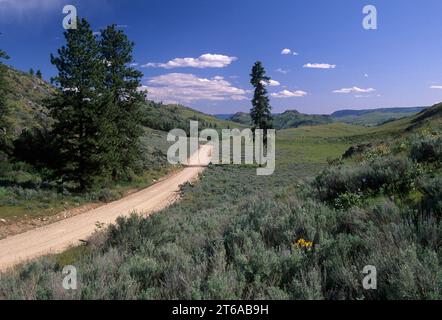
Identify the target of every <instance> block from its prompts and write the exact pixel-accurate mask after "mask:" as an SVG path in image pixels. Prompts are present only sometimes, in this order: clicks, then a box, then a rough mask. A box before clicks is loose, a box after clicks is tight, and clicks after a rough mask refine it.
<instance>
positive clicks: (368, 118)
mask: <svg viewBox="0 0 442 320" xmlns="http://www.w3.org/2000/svg"><path fill="white" fill-rule="evenodd" d="M423 110H425V107H412V108H379V109H367V110H340V111H337V112H335V113H333V114H332V115H331V117H332V118H333V120H334V121H337V122H344V123H349V124H356V125H364V126H377V125H380V124H383V123H386V122H390V121H394V120H397V119H401V118H405V117H410V116H413V115H415V114H417V113H419V112H421V111H423Z"/></svg>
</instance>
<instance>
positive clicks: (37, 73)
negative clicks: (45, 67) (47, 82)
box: [35, 70, 43, 80]
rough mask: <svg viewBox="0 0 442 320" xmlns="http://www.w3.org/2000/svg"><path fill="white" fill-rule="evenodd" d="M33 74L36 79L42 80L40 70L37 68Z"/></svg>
mask: <svg viewBox="0 0 442 320" xmlns="http://www.w3.org/2000/svg"><path fill="white" fill-rule="evenodd" d="M35 75H36V76H37V78H38V79H40V80H42V79H43V75H42V74H41V71H40V70H37V72H36V73H35Z"/></svg>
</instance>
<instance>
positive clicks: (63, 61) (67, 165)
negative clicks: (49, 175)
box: [48, 19, 110, 190]
mask: <svg viewBox="0 0 442 320" xmlns="http://www.w3.org/2000/svg"><path fill="white" fill-rule="evenodd" d="M65 38H66V46H63V47H62V48H60V49H59V50H58V56H57V57H55V56H53V55H51V62H52V64H54V65H55V66H56V68H57V69H58V76H57V77H55V78H53V79H52V81H53V83H55V84H56V86H57V87H58V89H59V90H58V94H57V95H56V96H55V97H54V98H53V100H52V101H51V103H50V104H49V106H48V108H49V109H50V111H51V115H52V117H53V118H54V119H55V120H56V123H55V125H54V135H55V137H56V138H55V139H56V143H57V145H58V148H59V153H60V159H59V161H60V169H61V172H62V173H63V177H64V178H65V180H70V181H75V182H77V183H78V185H79V188H80V189H81V190H85V189H87V188H88V187H91V186H92V185H93V183H94V182H95V181H96V180H97V179H99V178H101V177H103V176H105V174H106V172H105V169H106V165H107V161H108V153H109V150H108V146H107V140H108V137H109V131H110V129H109V126H110V124H109V122H108V117H107V115H108V108H107V106H108V104H109V101H110V100H109V97H108V96H107V95H106V94H105V91H104V88H103V84H104V82H105V80H106V79H105V77H106V72H105V71H106V66H105V63H104V61H103V60H102V57H101V55H100V50H99V46H98V43H97V40H96V38H95V36H94V34H93V31H92V29H91V27H90V25H89V23H88V22H87V21H86V20H85V19H79V20H78V23H77V29H71V30H67V31H66V32H65Z"/></svg>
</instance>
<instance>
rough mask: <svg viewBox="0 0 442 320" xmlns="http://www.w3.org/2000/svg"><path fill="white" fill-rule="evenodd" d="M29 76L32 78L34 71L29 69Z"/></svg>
mask: <svg viewBox="0 0 442 320" xmlns="http://www.w3.org/2000/svg"><path fill="white" fill-rule="evenodd" d="M29 74H30V75H31V76H34V75H35V71H34V69H32V68H31V69H29Z"/></svg>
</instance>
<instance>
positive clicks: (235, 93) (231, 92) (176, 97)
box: [139, 73, 248, 103]
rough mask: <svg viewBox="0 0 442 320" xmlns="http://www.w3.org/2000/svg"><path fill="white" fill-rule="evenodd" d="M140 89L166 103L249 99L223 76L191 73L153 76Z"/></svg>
mask: <svg viewBox="0 0 442 320" xmlns="http://www.w3.org/2000/svg"><path fill="white" fill-rule="evenodd" d="M139 90H145V91H147V92H148V98H149V99H151V100H155V101H163V102H165V103H176V102H180V103H192V102H195V101H199V100H210V101H223V100H247V99H248V98H247V96H246V93H247V92H246V91H245V90H243V89H240V88H236V87H234V86H233V85H232V84H231V83H230V82H228V81H226V80H224V78H223V77H220V76H217V77H213V78H211V79H206V78H199V77H197V76H195V75H193V74H189V73H169V74H165V75H161V76H157V77H153V78H151V79H150V80H149V81H148V82H147V84H146V85H145V86H142V87H141V88H139Z"/></svg>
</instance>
